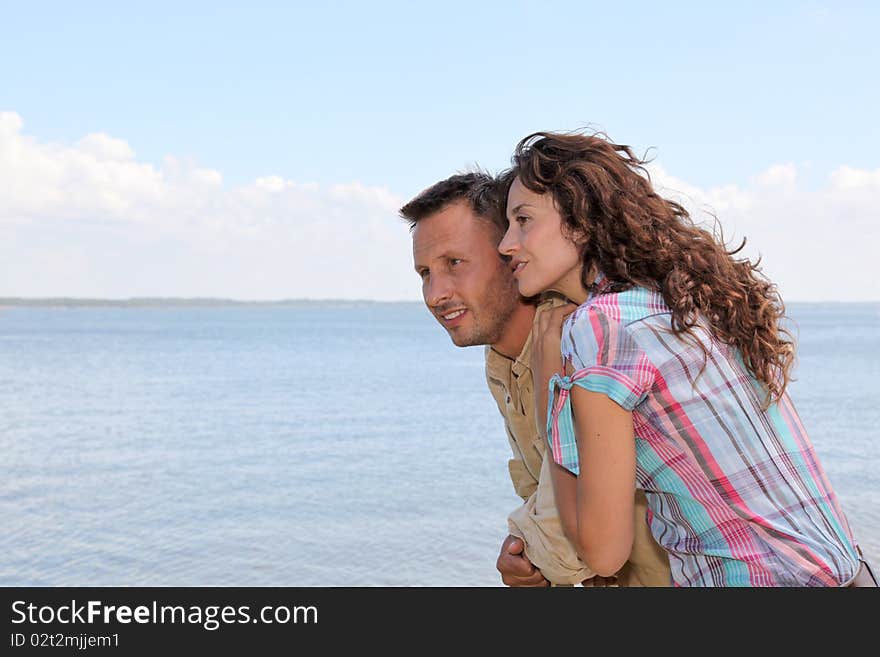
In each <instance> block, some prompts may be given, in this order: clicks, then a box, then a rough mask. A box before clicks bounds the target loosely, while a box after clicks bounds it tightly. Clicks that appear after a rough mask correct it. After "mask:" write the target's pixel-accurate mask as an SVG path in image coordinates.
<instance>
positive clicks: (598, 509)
mask: <svg viewBox="0 0 880 657" xmlns="http://www.w3.org/2000/svg"><path fill="white" fill-rule="evenodd" d="M571 404H572V415H573V419H574V425H575V434H576V436H577V449H578V462H579V464H580V475H579V476H578V477H577V479H576V489H577V493H576V496H577V504H576V509H577V529H576V540H575V545H576V547H577V549H578V552H579V553H580V555H581V557H582V558H583V559H584V561H586V562H587V564H589V566H590V568H592V569H593V571H595V572H596V573H597V574H599V575H602V576H604V577H608V576H611V575H613V574H614V573H616V572H617V571H618V570H620V568H621V566H623V564H624V563H625V562H626V560H627V559H628V558H629V555H630V552H632V544H633V513H634V509H633V506H634V497H633V495H634V491H635V485H636V482H635V478H636V449H635V439H634V437H633V422H632V413H631V412H629V411H627V410H625V409H623V408H621V407H620V406H618V405H617V404H616V403H615V402H613V401H612V400H611V399H609V398H608V397H607V396H605V395H603V394H602V393H598V392H592V391H590V390H585V389H584V388H581V387H580V386H573V387H572V390H571ZM554 482H555V480H554ZM569 495H570V493H569ZM560 513H561V507H560Z"/></svg>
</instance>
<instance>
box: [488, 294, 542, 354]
mask: <svg viewBox="0 0 880 657" xmlns="http://www.w3.org/2000/svg"><path fill="white" fill-rule="evenodd" d="M534 319H535V306H533V305H532V304H529V303H520V304H517V307H516V310H514V311H513V314H512V315H511V316H510V320H509V321H508V322H507V327H506V328H505V329H504V333H502V334H501V338H499V340H498V341H497V342H495V343H494V344H493V345H492V348H493V349H494V350H495V351H497V352H498V353H499V354H501V355H502V356H507V357H508V358H510V359H512V360H516V357H517V356H519V355H520V353H521V352H522V350H523V347H524V346H525V344H526V340H528V338H529V333H531V331H532V321H533V320H534Z"/></svg>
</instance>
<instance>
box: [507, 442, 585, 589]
mask: <svg viewBox="0 0 880 657" xmlns="http://www.w3.org/2000/svg"><path fill="white" fill-rule="evenodd" d="M507 526H508V530H509V532H510V533H511V534H513V535H514V536H519V537H520V538H521V539H522V540H523V543H524V544H525V550H524V551H525V555H526V557H527V558H528V560H529V561H531V562H532V563H533V564H534V565H535V567H537V568H538V569H539V570H540V571H541V574H542V575H544V577H546V578H547V579H548V580H549V581H550V582H551V583H552V584H556V585H574V584H580V583H581V582H583V581H584V580H585V579H590V578H591V577H593V576H594V575H595V573H594V572H593V571H592V570H590V569H589V568H588V567H587V565H586V564H585V563H584V562H583V561H581V559H580V557H579V556H578V553H577V550H575V548H574V545H572V544H571V541H569V540H568V538H566V536H565V534H564V533H563V530H562V520H561V519H560V518H559V512H558V511H557V510H556V500H555V498H554V497H553V482H552V481H551V479H550V460H549V459H547V458H545V459H544V461H543V462H542V464H541V473H540V477H539V480H538V487H537V489H536V490H535V492H534V493H533V494H532V495H531V497H529V499H527V500H526V501H525V504H523V505H522V506H520V507H518V508H517V509H516V510H515V511H513V513H511V514H510V515H509V516H508V518H507Z"/></svg>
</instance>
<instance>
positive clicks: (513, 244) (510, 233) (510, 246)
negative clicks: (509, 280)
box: [498, 223, 519, 256]
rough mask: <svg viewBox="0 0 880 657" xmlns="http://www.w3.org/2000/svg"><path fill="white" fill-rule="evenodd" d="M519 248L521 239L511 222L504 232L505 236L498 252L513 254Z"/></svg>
mask: <svg viewBox="0 0 880 657" xmlns="http://www.w3.org/2000/svg"><path fill="white" fill-rule="evenodd" d="M518 249H519V240H518V239H517V237H516V235H515V233H514V225H513V224H512V223H511V224H510V226H509V227H508V228H507V232H506V233H504V238H503V239H502V240H501V243H500V244H499V245H498V252H499V253H500V254H501V255H506V256H512V255H513V254H514V253H516V251H517V250H518Z"/></svg>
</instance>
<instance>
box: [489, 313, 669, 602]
mask: <svg viewBox="0 0 880 657" xmlns="http://www.w3.org/2000/svg"><path fill="white" fill-rule="evenodd" d="M561 303H563V302H562V301H560V300H558V299H548V300H546V301H544V302H542V303H541V304H540V305H539V306H538V309H537V312H536V313H535V321H536V322H537V320H538V317H539V316H540V314H541V313H542V312H544V311H546V310H547V309H548V308H552V307H554V306H556V305H559V304H561ZM531 346H532V335H531V334H529V337H528V338H527V339H526V343H525V345H524V346H523V349H522V352H521V353H520V355H519V356H518V357H517V358H516V360H511V359H510V358H507V357H506V356H503V355H501V354H500V353H498V352H497V351H495V350H494V349H492V348H491V347H486V382H487V383H488V384H489V390H490V392H491V393H492V396H493V397H494V398H495V402H496V403H497V404H498V410H499V411H501V415H502V416H503V417H504V426H505V429H506V430H507V439H508V441H509V442H510V448H511V450H513V458H512V459H511V460H510V461H509V462H508V469H509V471H510V479H511V481H513V488H514V490H516V494H517V495H519V496H520V497H521V498H522V499H523V502H524V503H523V505H522V506H520V507H519V508H517V509H516V510H515V511H513V512H512V513H511V514H510V516H509V517H508V519H507V524H508V527H509V531H510V533H511V534H513V535H515V536H519V537H520V538H522V539H523V542H524V543H525V554H526V556H527V557H528V559H529V561H531V562H532V563H533V564H535V566H537V567H538V568H539V569H540V570H541V573H542V574H543V575H544V577H546V578H547V579H548V580H549V581H550V582H551V583H553V584H562V585H564V584H579V583H581V582H582V581H584V580H585V579H589V578H591V577H593V576H594V574H595V573H593V572H592V571H591V570H590V569H589V568H588V567H587V565H586V564H585V563H584V562H583V561H581V559H580V557H579V556H578V554H577V551H576V550H575V547H574V545H572V543H571V542H570V541H569V540H568V539H567V538H566V537H565V534H564V533H563V531H562V521H561V520H560V518H559V514H558V513H557V511H556V503H555V501H554V499H553V484H552V482H551V480H550V470H549V468H550V464H551V460H552V459H545V458H544V454H545V451H546V442H545V441H544V440H542V439H541V436H540V434H539V433H538V430H537V426H536V423H535V402H534V397H533V395H534V388H533V384H532V370H531V367H530V365H531ZM635 505H636V506H635V518H634V522H635V535H634V540H633V551H632V554H631V555H630V559H629V561H628V562H627V563H626V564H625V565H624V567H623V568H622V569H621V571H620V572H619V573H618V575H617V578H618V583H619V584H620V585H621V586H669V585H670V582H671V579H670V573H669V559H668V557H667V556H666V553H665V552H664V550H663V549H662V548H661V547H660V546H659V545H657V543H656V542H655V541H654V539H653V537H652V536H651V533H650V531H649V529H648V524H647V521H646V519H645V514H646V512H647V501H646V500H645V495H644V493H642V492H641V491H636V494H635Z"/></svg>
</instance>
